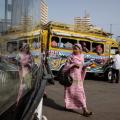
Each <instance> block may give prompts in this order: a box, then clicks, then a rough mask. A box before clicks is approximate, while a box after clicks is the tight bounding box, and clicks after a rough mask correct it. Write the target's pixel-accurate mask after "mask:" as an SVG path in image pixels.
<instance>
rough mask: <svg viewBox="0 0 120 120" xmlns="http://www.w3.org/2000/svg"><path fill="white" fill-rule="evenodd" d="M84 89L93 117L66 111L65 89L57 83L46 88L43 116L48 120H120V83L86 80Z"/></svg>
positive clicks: (79, 112)
mask: <svg viewBox="0 0 120 120" xmlns="http://www.w3.org/2000/svg"><path fill="white" fill-rule="evenodd" d="M84 87H85V91H86V97H87V104H88V108H89V109H90V110H91V111H93V115H92V116H91V117H84V116H82V115H81V113H82V111H77V112H78V113H76V112H69V111H65V110H64V88H63V86H61V85H59V84H58V82H57V81H56V82H55V85H50V86H47V88H46V92H47V94H48V98H47V99H44V106H43V114H44V115H45V116H46V117H47V118H48V120H120V83H119V84H116V83H114V84H112V83H107V82H104V81H95V80H85V83H84Z"/></svg>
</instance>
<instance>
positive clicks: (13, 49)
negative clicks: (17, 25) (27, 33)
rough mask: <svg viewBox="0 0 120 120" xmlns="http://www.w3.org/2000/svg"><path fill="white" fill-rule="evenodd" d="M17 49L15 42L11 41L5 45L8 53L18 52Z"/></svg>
mask: <svg viewBox="0 0 120 120" xmlns="http://www.w3.org/2000/svg"><path fill="white" fill-rule="evenodd" d="M17 47H18V45H17V41H12V42H8V43H7V51H8V52H9V53H12V52H16V51H17V50H18V49H17Z"/></svg>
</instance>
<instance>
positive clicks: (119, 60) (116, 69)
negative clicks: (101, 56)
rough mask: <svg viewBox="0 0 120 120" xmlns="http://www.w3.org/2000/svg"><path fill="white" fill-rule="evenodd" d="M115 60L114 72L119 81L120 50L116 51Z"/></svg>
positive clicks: (116, 80) (117, 81)
mask: <svg viewBox="0 0 120 120" xmlns="http://www.w3.org/2000/svg"><path fill="white" fill-rule="evenodd" d="M113 61H114V64H113V74H114V75H116V79H115V82H116V83H119V79H120V51H117V52H116V55H115V57H114V59H113ZM112 82H113V81H112Z"/></svg>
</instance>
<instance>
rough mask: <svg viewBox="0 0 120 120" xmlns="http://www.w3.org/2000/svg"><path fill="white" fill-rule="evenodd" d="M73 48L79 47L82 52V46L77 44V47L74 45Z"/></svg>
mask: <svg viewBox="0 0 120 120" xmlns="http://www.w3.org/2000/svg"><path fill="white" fill-rule="evenodd" d="M73 47H78V48H79V49H80V50H82V46H81V44H75V45H73Z"/></svg>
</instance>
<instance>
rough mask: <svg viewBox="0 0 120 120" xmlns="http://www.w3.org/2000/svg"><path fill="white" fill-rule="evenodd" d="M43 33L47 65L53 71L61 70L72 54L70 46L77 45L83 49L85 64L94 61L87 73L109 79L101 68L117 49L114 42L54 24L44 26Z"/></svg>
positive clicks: (101, 36) (107, 38) (99, 35)
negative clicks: (104, 76)
mask: <svg viewBox="0 0 120 120" xmlns="http://www.w3.org/2000/svg"><path fill="white" fill-rule="evenodd" d="M43 33H44V35H43V34H42V35H43V36H44V38H43V41H44V44H45V46H46V50H47V52H48V59H49V64H50V67H51V69H52V70H53V71H59V70H60V69H61V68H62V66H63V65H64V63H65V62H66V58H67V57H68V56H69V55H70V54H71V53H72V46H73V45H74V44H76V43H79V44H81V45H82V47H83V53H84V55H85V62H88V61H90V60H91V59H92V60H93V61H94V64H93V65H92V66H91V67H90V68H88V70H87V72H91V73H95V74H102V75H104V74H107V79H109V78H108V77H109V75H108V74H109V70H108V69H106V68H105V69H103V68H104V66H105V65H106V63H107V62H108V60H109V58H110V57H111V56H113V55H114V54H115V52H116V50H117V49H118V43H117V41H116V40H114V39H112V38H109V37H107V36H106V35H102V34H96V33H95V34H94V33H90V32H87V33H82V32H79V31H74V30H73V29H72V28H71V26H70V27H69V26H68V25H66V24H59V23H54V22H51V23H50V24H48V25H47V26H45V28H44V31H43ZM84 48H85V49H84ZM98 49H99V51H101V53H100V52H99V51H98Z"/></svg>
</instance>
